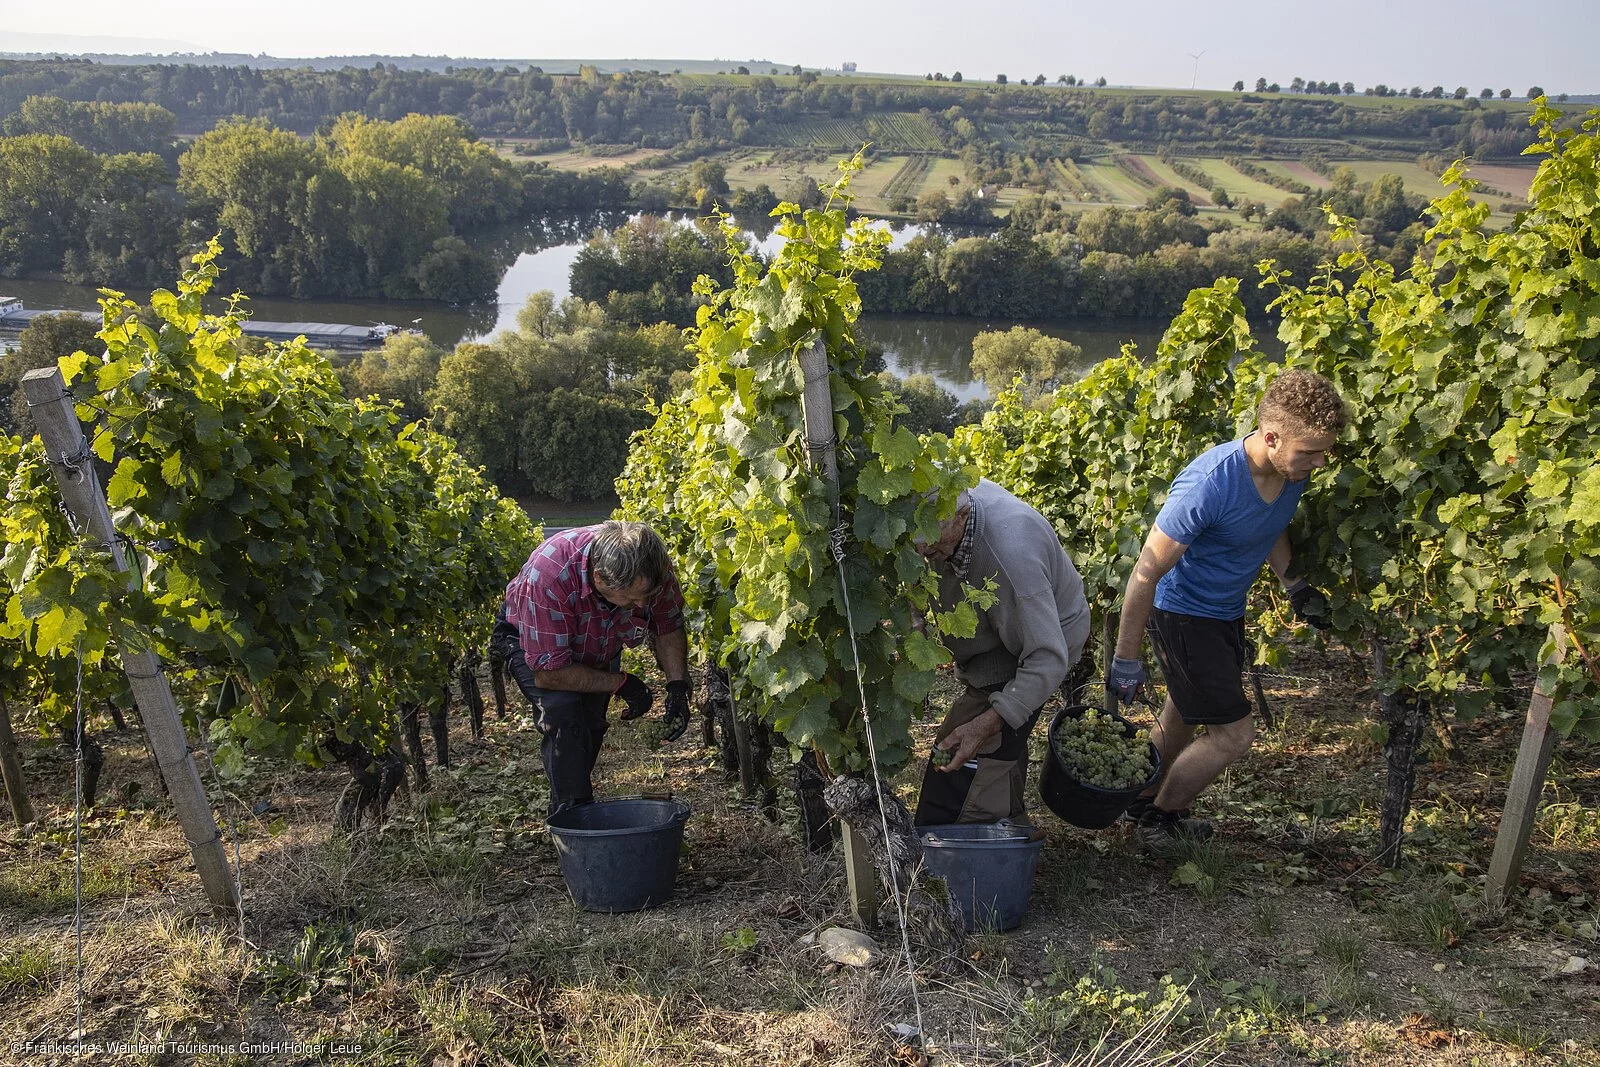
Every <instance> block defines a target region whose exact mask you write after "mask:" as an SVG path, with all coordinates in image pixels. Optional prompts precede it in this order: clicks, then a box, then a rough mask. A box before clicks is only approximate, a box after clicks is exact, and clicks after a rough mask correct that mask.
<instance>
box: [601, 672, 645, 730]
mask: <svg viewBox="0 0 1600 1067" xmlns="http://www.w3.org/2000/svg"><path fill="white" fill-rule="evenodd" d="M611 695H612V696H616V697H621V698H622V699H623V701H624V702H626V703H627V705H628V708H627V710H626V711H624V712H623V713H622V717H623V718H624V719H637V718H638V717H639V716H641V715H643V714H644V713H645V712H647V711H649V710H650V705H651V703H652V702H653V701H654V700H655V695H654V694H653V693H651V692H650V687H649V686H647V685H645V684H644V681H643V680H642V679H641V678H640V677H639V676H638V675H636V674H627V673H624V674H623V676H622V681H621V682H619V683H618V684H617V687H616V688H615V689H613V690H612V691H611Z"/></svg>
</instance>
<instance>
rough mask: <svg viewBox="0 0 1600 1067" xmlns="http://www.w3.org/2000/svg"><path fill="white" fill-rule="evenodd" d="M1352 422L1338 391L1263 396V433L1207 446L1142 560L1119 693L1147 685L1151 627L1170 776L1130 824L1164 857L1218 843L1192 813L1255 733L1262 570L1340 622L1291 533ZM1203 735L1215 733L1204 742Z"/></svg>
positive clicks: (1296, 602) (1285, 381)
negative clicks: (1252, 637) (1295, 564)
mask: <svg viewBox="0 0 1600 1067" xmlns="http://www.w3.org/2000/svg"><path fill="white" fill-rule="evenodd" d="M1344 425H1345V411H1344V402H1343V401H1342V400H1340V398H1339V394H1338V393H1337V392H1336V391H1335V390H1334V387H1333V383H1332V382H1330V381H1328V379H1326V378H1324V377H1323V376H1322V375H1320V374H1313V373H1311V372H1310V371H1301V370H1286V371H1284V372H1282V373H1281V374H1279V375H1278V377H1277V378H1275V379H1273V382H1272V384H1271V386H1269V387H1268V389H1267V391H1266V394H1265V395H1264V396H1263V397H1262V398H1261V406H1260V408H1259V409H1258V411H1257V414H1256V429H1255V431H1253V432H1252V433H1250V434H1249V435H1248V436H1246V437H1245V438H1244V439H1243V440H1239V441H1230V442H1228V443H1227V444H1222V445H1217V446H1216V447H1214V448H1210V449H1208V450H1206V451H1205V452H1204V453H1202V454H1201V455H1200V456H1199V457H1197V458H1196V459H1194V460H1193V461H1192V462H1191V463H1190V464H1189V465H1188V466H1187V467H1185V468H1184V469H1183V471H1182V472H1181V473H1180V474H1179V475H1178V477H1177V480H1176V481H1174V482H1173V483H1172V491H1171V492H1170V493H1169V494H1168V496H1167V500H1166V503H1165V505H1163V506H1162V508H1161V513H1160V514H1159V515H1157V516H1156V522H1155V527H1154V528H1153V529H1152V530H1151V531H1150V536H1149V538H1148V539H1146V541H1145V543H1144V549H1143V551H1141V552H1140V553H1139V561H1138V562H1137V563H1136V564H1135V565H1134V568H1133V574H1132V576H1131V577H1130V578H1129V579H1128V588H1127V592H1126V593H1125V595H1124V596H1123V606H1122V624H1121V628H1120V629H1119V630H1118V632H1117V648H1116V653H1115V657H1114V658H1113V659H1112V661H1111V667H1110V670H1109V671H1108V672H1107V675H1106V685H1107V687H1108V688H1109V689H1110V690H1111V691H1112V692H1113V693H1115V694H1116V695H1117V697H1118V698H1119V699H1121V700H1123V701H1124V702H1131V701H1132V700H1133V699H1134V697H1135V696H1136V695H1137V694H1138V692H1139V690H1140V688H1141V687H1142V686H1143V685H1144V684H1145V683H1146V682H1147V681H1148V676H1147V674H1146V673H1145V668H1144V664H1143V662H1142V661H1141V660H1140V658H1139V644H1140V640H1141V638H1142V635H1143V634H1144V632H1145V629H1146V625H1147V624H1148V627H1149V632H1150V638H1151V641H1150V643H1151V646H1152V648H1153V649H1154V650H1155V654H1156V660H1157V661H1158V662H1159V663H1160V665H1161V673H1162V675H1163V677H1164V678H1165V679H1166V683H1167V702H1166V706H1165V707H1163V708H1162V710H1161V717H1160V720H1159V721H1158V723H1157V726H1156V729H1155V730H1154V731H1153V732H1152V738H1153V740H1154V741H1155V743H1156V747H1157V748H1159V749H1160V750H1161V760H1162V765H1163V766H1164V767H1165V768H1166V773H1165V774H1164V775H1163V777H1162V779H1161V782H1160V785H1159V788H1158V791H1157V792H1155V793H1154V794H1153V795H1147V796H1144V797H1141V798H1139V800H1137V801H1135V802H1134V805H1133V807H1132V808H1130V809H1129V815H1130V816H1131V817H1133V818H1134V819H1136V820H1137V821H1138V824H1139V831H1140V834H1141V836H1143V838H1144V840H1145V843H1146V844H1147V845H1148V846H1149V847H1150V848H1151V849H1152V850H1153V851H1156V852H1163V851H1167V850H1168V849H1170V847H1171V845H1172V844H1173V842H1174V841H1175V840H1176V839H1177V838H1178V837H1179V836H1180V835H1188V836H1192V837H1204V836H1207V835H1209V834H1210V832H1211V826H1210V824H1209V823H1207V822H1205V820H1202V819H1193V818H1190V817H1189V806H1190V804H1192V803H1193V802H1194V799H1195V798H1196V797H1198V796H1199V795H1200V793H1201V792H1202V791H1204V790H1205V788H1206V787H1207V786H1209V785H1210V784H1211V783H1212V782H1213V781H1215V780H1216V778H1217V776H1218V775H1220V774H1221V773H1222V772H1223V770H1224V769H1226V768H1227V767H1228V766H1229V765H1230V764H1232V763H1233V762H1234V761H1235V760H1237V759H1239V757H1241V756H1243V755H1244V754H1245V752H1246V751H1247V750H1248V749H1249V748H1250V742H1251V741H1252V740H1253V739H1254V737H1255V723H1254V722H1253V721H1252V719H1251V717H1250V715H1251V710H1252V709H1251V704H1250V701H1249V700H1248V699H1247V698H1246V697H1245V694H1244V684H1243V674H1244V668H1245V637H1244V612H1245V601H1246V599H1247V597H1248V596H1249V592H1250V587H1251V586H1252V585H1254V584H1255V580H1256V577H1257V575H1259V574H1260V572H1261V564H1262V563H1267V564H1270V565H1271V567H1272V570H1273V572H1274V573H1275V574H1276V575H1277V576H1278V580H1279V581H1281V582H1283V583H1284V589H1285V591H1287V592H1288V594H1289V599H1290V602H1291V603H1292V604H1293V606H1294V610H1295V613H1296V615H1298V616H1300V617H1301V618H1303V619H1305V620H1306V621H1307V622H1310V623H1311V624H1312V625H1314V626H1317V627H1319V628H1325V627H1326V626H1327V625H1328V621H1327V617H1326V615H1325V614H1324V613H1325V611H1326V602H1325V601H1324V600H1323V598H1322V596H1321V594H1319V593H1317V592H1316V591H1315V590H1314V589H1312V588H1311V586H1309V585H1308V584H1307V583H1306V581H1305V579H1303V578H1296V579H1292V580H1291V579H1290V577H1289V569H1290V567H1289V564H1290V558H1289V537H1288V533H1287V530H1288V526H1289V520H1290V519H1291V518H1293V516H1294V510H1295V507H1296V505H1297V504H1299V502H1300V494H1301V492H1302V491H1303V490H1304V489H1305V485H1306V479H1307V478H1309V477H1310V475H1311V472H1312V471H1314V470H1316V469H1317V468H1318V467H1321V466H1324V465H1325V464H1326V463H1327V462H1328V450H1329V449H1331V448H1332V447H1333V444H1334V441H1335V440H1336V439H1337V438H1338V436H1339V432H1340V431H1341V430H1343V429H1344ZM1197 726H1204V727H1205V732H1204V733H1203V734H1201V735H1199V736H1198V737H1197V736H1195V727H1197Z"/></svg>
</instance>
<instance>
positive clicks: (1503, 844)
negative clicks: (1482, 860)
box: [1484, 623, 1567, 905]
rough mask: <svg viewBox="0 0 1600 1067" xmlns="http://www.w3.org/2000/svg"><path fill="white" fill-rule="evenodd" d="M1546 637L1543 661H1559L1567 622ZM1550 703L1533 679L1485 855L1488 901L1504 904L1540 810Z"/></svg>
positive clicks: (1550, 736)
mask: <svg viewBox="0 0 1600 1067" xmlns="http://www.w3.org/2000/svg"><path fill="white" fill-rule="evenodd" d="M1550 638H1551V640H1552V641H1553V642H1554V645H1555V649H1554V651H1553V652H1551V654H1550V659H1549V660H1547V661H1546V662H1549V663H1555V662H1559V661H1560V659H1561V657H1562V655H1564V654H1565V652H1566V644H1567V632H1566V628H1565V627H1563V626H1562V625H1561V624H1560V623H1556V624H1555V625H1554V626H1552V627H1551V628H1550ZM1554 705H1555V697H1554V695H1553V694H1551V693H1546V692H1545V691H1544V688H1543V687H1542V686H1540V685H1539V684H1538V683H1537V682H1535V683H1534V686H1533V699H1532V700H1530V701H1528V715H1527V718H1526V719H1525V720H1524V722H1523V725H1522V744H1521V746H1520V747H1519V748H1518V749H1517V763H1516V767H1515V768H1514V769H1513V770H1512V772H1511V786H1510V788H1509V789H1508V790H1507V791H1506V806H1505V809H1504V810H1503V811H1502V812H1501V813H1500V830H1499V832H1498V833H1497V834H1495V838H1494V855H1493V857H1492V858H1491V859H1490V860H1489V877H1488V881H1487V882H1486V884H1485V886H1484V895H1485V897H1487V898H1488V901H1489V903H1490V904H1495V905H1499V904H1504V903H1505V901H1506V897H1507V895H1509V894H1510V892H1511V887H1512V886H1514V885H1516V884H1517V875H1519V874H1520V873H1521V872H1522V861H1523V858H1524V857H1526V856H1527V853H1528V838H1529V837H1531V836H1532V834H1533V818H1534V815H1536V814H1537V813H1538V810H1539V795H1540V794H1541V793H1543V792H1544V776H1545V772H1546V771H1548V770H1549V769H1550V756H1551V754H1552V753H1553V752H1554V751H1555V747H1556V733H1555V731H1554V730H1552V729H1550V709H1551V708H1552V707H1553V706H1554Z"/></svg>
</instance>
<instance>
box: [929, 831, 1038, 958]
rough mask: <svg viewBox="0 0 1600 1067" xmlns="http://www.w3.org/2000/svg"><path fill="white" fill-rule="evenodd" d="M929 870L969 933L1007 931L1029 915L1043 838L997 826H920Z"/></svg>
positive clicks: (1034, 834)
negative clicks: (943, 887)
mask: <svg viewBox="0 0 1600 1067" xmlns="http://www.w3.org/2000/svg"><path fill="white" fill-rule="evenodd" d="M917 833H918V834H919V835H921V837H922V855H923V858H924V860H925V861H926V862H927V865H928V871H929V872H930V873H932V874H936V875H938V876H939V877H941V878H943V879H944V880H945V884H946V885H947V886H949V888H950V895H951V896H952V897H954V898H955V902H956V904H957V905H958V906H959V907H960V908H961V917H962V919H964V920H965V921H966V926H967V929H968V930H969V931H970V930H1010V929H1011V928H1012V927H1014V926H1016V925H1017V924H1018V923H1020V922H1022V916H1023V915H1024V914H1025V913H1026V912H1027V910H1028V894H1029V893H1030V892H1032V891H1033V876H1034V873H1035V872H1036V871H1037V870H1038V869H1039V850H1040V849H1042V848H1043V847H1044V834H1042V833H1036V832H1035V831H1034V830H1033V828H1032V827H1028V826H1019V825H1016V824H1013V823H1010V822H1007V821H1006V820H1004V819H1002V820H1000V821H999V822H997V823H951V824H946V825H942V826H919V827H917Z"/></svg>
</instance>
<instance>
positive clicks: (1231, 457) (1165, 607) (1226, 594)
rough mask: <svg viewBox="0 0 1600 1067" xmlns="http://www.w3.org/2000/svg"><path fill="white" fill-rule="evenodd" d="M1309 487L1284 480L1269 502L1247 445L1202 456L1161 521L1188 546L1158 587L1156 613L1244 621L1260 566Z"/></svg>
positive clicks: (1175, 486) (1175, 487) (1184, 475)
mask: <svg viewBox="0 0 1600 1067" xmlns="http://www.w3.org/2000/svg"><path fill="white" fill-rule="evenodd" d="M1305 487H1306V483H1305V482H1303V481H1300V482H1285V483H1284V486H1283V491H1282V492H1281V493H1279V494H1278V499H1276V500H1274V501H1273V502H1272V503H1270V504H1269V503H1267V502H1266V501H1264V500H1262V499H1261V494H1260V493H1258V492H1256V483H1255V481H1254V479H1252V478H1251V477H1250V460H1249V459H1248V458H1247V457H1246V456H1245V454H1244V442H1243V441H1229V442H1228V443H1227V444H1223V445H1216V446H1215V447H1213V448H1208V449H1207V450H1206V451H1204V452H1202V453H1201V454H1200V455H1199V456H1197V457H1195V459H1194V460H1193V461H1192V462H1191V463H1190V464H1189V465H1188V466H1187V467H1185V468H1183V471H1182V472H1181V473H1180V474H1179V475H1178V477H1177V480H1176V481H1174V482H1173V483H1172V492H1171V493H1169V494H1168V495H1167V502H1166V503H1165V504H1163V505H1162V506H1161V514H1159V515H1157V516H1156V525H1157V526H1158V527H1160V529H1161V532H1162V533H1164V534H1166V535H1167V536H1168V537H1170V538H1172V539H1173V540H1174V541H1177V542H1178V543H1179V544H1184V545H1188V546H1189V548H1188V550H1187V551H1186V552H1184V554H1183V555H1182V556H1180V557H1179V558H1178V564H1177V566H1175V567H1173V568H1172V570H1170V571H1168V572H1167V573H1166V574H1164V575H1163V576H1162V577H1161V581H1160V582H1158V583H1157V584H1156V607H1158V608H1160V609H1161V610H1162V611H1175V612H1178V613H1179V614H1182V615H1200V616H1203V617H1205V618H1208V619H1225V620H1232V619H1241V618H1243V617H1244V609H1245V599H1246V597H1247V596H1248V595H1249V593H1250V587H1251V586H1252V585H1254V584H1255V580H1256V576H1257V575H1258V574H1260V573H1261V564H1263V563H1265V562H1266V559H1267V553H1268V552H1271V551H1272V546H1273V544H1275V543H1276V542H1277V540H1278V535H1279V534H1281V533H1283V531H1284V530H1285V529H1287V528H1288V526H1289V520H1290V519H1291V518H1293V517H1294V509H1295V507H1296V506H1297V505H1298V504H1299V503H1300V494H1301V493H1302V492H1303V491H1304V490H1305Z"/></svg>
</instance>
